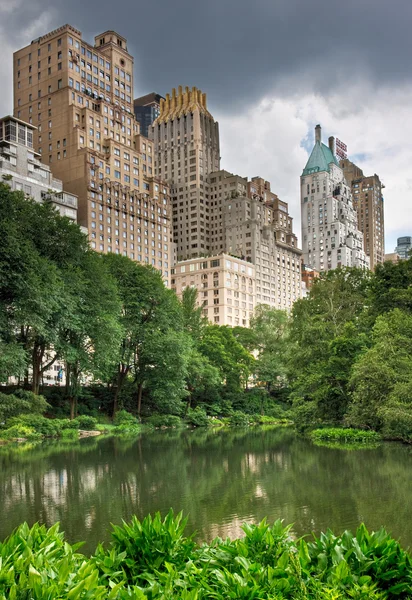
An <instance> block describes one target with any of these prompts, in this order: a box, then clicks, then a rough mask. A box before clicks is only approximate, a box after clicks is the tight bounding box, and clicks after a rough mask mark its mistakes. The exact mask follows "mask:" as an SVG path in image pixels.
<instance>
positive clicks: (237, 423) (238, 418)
mask: <svg viewBox="0 0 412 600" xmlns="http://www.w3.org/2000/svg"><path fill="white" fill-rule="evenodd" d="M229 424H230V426H231V427H247V426H248V425H249V416H248V415H246V414H245V413H243V412H241V411H240V410H237V411H235V412H234V413H233V414H232V415H231V417H230V420H229Z"/></svg>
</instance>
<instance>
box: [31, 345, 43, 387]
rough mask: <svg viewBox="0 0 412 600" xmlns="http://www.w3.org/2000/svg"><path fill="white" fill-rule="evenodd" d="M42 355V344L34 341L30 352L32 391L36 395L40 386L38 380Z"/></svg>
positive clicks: (40, 372) (39, 378)
mask: <svg viewBox="0 0 412 600" xmlns="http://www.w3.org/2000/svg"><path fill="white" fill-rule="evenodd" d="M43 356H44V344H40V343H39V342H37V341H36V342H35V343H34V347H33V353H32V370H33V374H32V392H33V393H34V394H36V395H38V393H39V388H40V380H41V374H42V370H41V366H42V362H43Z"/></svg>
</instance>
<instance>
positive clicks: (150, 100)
mask: <svg viewBox="0 0 412 600" xmlns="http://www.w3.org/2000/svg"><path fill="white" fill-rule="evenodd" d="M160 100H164V98H163V96H161V95H160V94H156V93H155V92H152V93H151V94H146V96H141V97H140V98H135V100H134V101H133V106H134V115H135V117H136V121H138V123H139V125H140V133H141V134H142V135H144V136H145V137H148V136H149V127H150V125H152V123H153V121H155V120H156V119H157V117H158V116H159V114H160Z"/></svg>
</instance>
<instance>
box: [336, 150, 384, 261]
mask: <svg viewBox="0 0 412 600" xmlns="http://www.w3.org/2000/svg"><path fill="white" fill-rule="evenodd" d="M340 166H341V167H342V169H343V174H344V176H345V179H346V181H347V183H348V185H350V186H351V191H352V200H353V207H354V209H355V210H356V213H357V216H358V229H359V230H360V231H361V232H362V233H363V248H364V250H365V252H366V254H367V255H368V256H369V260H370V268H371V269H374V268H375V267H376V265H377V264H379V263H383V262H384V257H385V228H384V202H383V194H382V190H383V188H384V187H385V186H384V185H383V183H382V182H381V180H380V179H379V176H378V175H376V173H375V175H370V176H369V177H365V175H364V174H363V171H362V169H360V168H359V167H358V166H356V165H355V164H354V163H353V162H351V161H350V160H349V159H347V158H345V159H343V160H341V161H340Z"/></svg>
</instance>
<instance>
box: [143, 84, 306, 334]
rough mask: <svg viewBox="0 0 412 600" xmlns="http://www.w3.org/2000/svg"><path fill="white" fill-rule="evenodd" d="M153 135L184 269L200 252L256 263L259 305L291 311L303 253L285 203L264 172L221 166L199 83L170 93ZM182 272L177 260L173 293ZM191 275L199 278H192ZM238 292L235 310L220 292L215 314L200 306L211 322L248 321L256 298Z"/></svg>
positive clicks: (193, 263)
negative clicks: (168, 188)
mask: <svg viewBox="0 0 412 600" xmlns="http://www.w3.org/2000/svg"><path fill="white" fill-rule="evenodd" d="M153 137H154V141H155V152H156V164H155V167H156V169H157V174H158V175H159V176H162V177H164V178H165V179H166V180H167V181H168V183H169V185H170V186H171V190H172V199H173V236H174V241H175V244H176V249H177V260H178V263H179V262H181V261H184V263H183V262H182V264H181V266H182V267H183V269H184V271H183V273H187V272H190V269H191V268H194V269H197V268H198V264H200V263H198V261H195V260H194V259H195V258H197V257H202V256H203V257H213V259H214V260H215V262H216V263H218V262H219V264H223V263H224V262H225V261H226V260H227V258H225V257H224V256H223V255H224V254H225V253H226V254H229V255H231V256H233V257H237V258H239V259H240V260H246V261H247V262H249V263H252V264H253V265H254V266H255V270H254V273H255V281H256V304H269V305H270V306H274V307H277V308H282V309H289V308H290V307H291V305H292V304H293V301H294V300H296V299H297V298H299V297H300V295H301V269H300V257H301V254H302V253H301V251H300V250H299V249H298V247H297V238H296V236H295V235H294V233H293V230H292V218H291V217H290V215H289V213H288V205H287V204H286V203H285V202H282V201H281V200H280V199H279V198H278V197H277V196H276V194H274V193H273V192H271V189H270V184H269V182H268V181H265V180H264V179H262V178H261V177H254V178H252V180H251V181H248V180H247V179H246V178H244V177H240V176H239V175H234V174H232V173H229V172H228V171H225V170H220V168H219V167H220V156H219V130H218V124H217V123H216V122H215V121H214V119H213V117H212V115H211V114H210V113H209V112H208V110H207V107H206V95H205V94H202V93H201V92H200V91H199V90H197V89H196V88H192V90H189V88H186V91H185V92H183V90H182V88H181V87H179V88H178V91H177V92H176V90H172V94H171V95H169V94H167V95H166V100H165V101H164V102H161V107H160V116H159V118H158V119H157V120H156V121H155V122H154V124H153ZM191 259H192V260H191ZM190 261H191V262H190ZM189 263H190V264H189ZM181 273H182V271H181V269H180V267H179V264H178V265H176V267H175V268H174V275H175V277H172V279H174V280H175V282H176V283H175V285H176V286H177V288H176V291H179V290H181V288H180V287H179V286H181V285H182V284H184V283H185V281H184V279H185V277H186V276H185V275H183V276H181V275H180V274H181ZM189 279H190V278H189ZM192 279H193V281H195V283H196V277H194V276H193V278H192ZM199 283H200V279H199ZM172 287H173V286H172ZM245 287H246V286H245ZM202 290H203V288H199V291H201V293H202V294H204V293H205V292H206V291H207V290H204V291H202ZM216 291H217V290H216ZM228 291H229V290H228ZM235 293H236V294H237V295H236V296H235V297H234V299H233V302H234V310H235V312H234V314H233V315H232V314H231V313H229V312H226V308H225V306H224V304H221V305H220V304H219V302H220V300H222V302H223V297H222V298H219V297H216V298H214V299H213V302H214V306H213V313H211V310H210V309H209V308H208V307H207V304H204V306H205V308H204V311H205V314H206V313H207V311H209V312H208V314H207V316H208V317H209V318H210V319H212V317H213V320H214V322H216V323H217V322H219V323H222V322H228V323H232V322H233V324H240V325H245V324H246V323H248V322H249V315H248V310H249V305H254V300H251V299H250V298H248V297H247V295H248V292H247V291H246V289H244V290H242V289H239V290H237V291H236V292H235ZM243 296H245V297H243ZM205 301H206V298H204V299H203V301H202V303H204V302H205ZM232 316H233V320H232V321H230V320H229V319H231V318H232ZM222 318H223V320H222Z"/></svg>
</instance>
